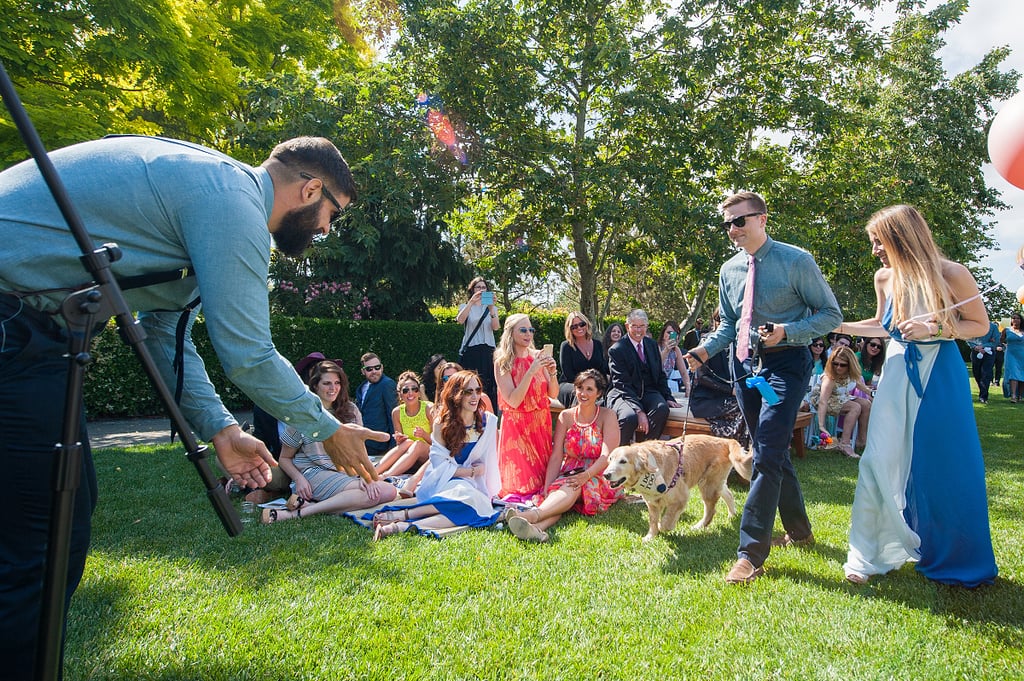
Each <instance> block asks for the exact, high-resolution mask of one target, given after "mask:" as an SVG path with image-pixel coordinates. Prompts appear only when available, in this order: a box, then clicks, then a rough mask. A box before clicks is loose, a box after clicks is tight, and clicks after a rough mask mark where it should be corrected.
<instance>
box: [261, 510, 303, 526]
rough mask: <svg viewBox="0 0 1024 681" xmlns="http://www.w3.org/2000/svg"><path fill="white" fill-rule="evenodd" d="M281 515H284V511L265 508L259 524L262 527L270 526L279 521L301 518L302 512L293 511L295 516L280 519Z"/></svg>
mask: <svg viewBox="0 0 1024 681" xmlns="http://www.w3.org/2000/svg"><path fill="white" fill-rule="evenodd" d="M281 513H284V509H278V508H265V509H263V513H262V514H261V515H260V522H261V523H263V524H264V525H271V524H273V523H276V522H279V521H281V520H291V519H292V518H301V517H302V510H301V509H298V508H296V509H295V515H293V516H286V517H283V518H282V517H280V514H281Z"/></svg>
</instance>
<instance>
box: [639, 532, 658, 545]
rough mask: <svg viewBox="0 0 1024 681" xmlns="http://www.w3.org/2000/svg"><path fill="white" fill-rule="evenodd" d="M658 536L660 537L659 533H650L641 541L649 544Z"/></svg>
mask: <svg viewBox="0 0 1024 681" xmlns="http://www.w3.org/2000/svg"><path fill="white" fill-rule="evenodd" d="M657 536H658V535H657V533H651V532H648V533H647V534H645V535H644V538H643V539H642V540H641V541H643V543H645V544H646V543H647V542H649V541H651V540H652V539H654V538H655V537H657Z"/></svg>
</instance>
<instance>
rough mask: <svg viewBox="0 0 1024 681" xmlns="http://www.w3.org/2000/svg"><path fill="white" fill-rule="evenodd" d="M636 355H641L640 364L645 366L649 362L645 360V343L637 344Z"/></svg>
mask: <svg viewBox="0 0 1024 681" xmlns="http://www.w3.org/2000/svg"><path fill="white" fill-rule="evenodd" d="M636 353H637V354H638V355H640V363H641V364H643V363H644V362H646V361H647V360H646V359H644V342H643V341H640V342H639V343H637V344H636Z"/></svg>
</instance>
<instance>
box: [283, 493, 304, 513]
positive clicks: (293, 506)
mask: <svg viewBox="0 0 1024 681" xmlns="http://www.w3.org/2000/svg"><path fill="white" fill-rule="evenodd" d="M305 504H306V500H305V499H303V498H302V497H300V496H299V495H298V494H293V495H291V496H290V497H288V501H286V502H285V503H284V506H285V508H287V509H288V510H289V511H297V510H299V509H300V508H302V507H303V506H304V505H305Z"/></svg>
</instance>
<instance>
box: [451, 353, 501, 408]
mask: <svg viewBox="0 0 1024 681" xmlns="http://www.w3.org/2000/svg"><path fill="white" fill-rule="evenodd" d="M459 364H461V365H462V368H463V369H468V370H470V371H475V372H476V373H477V374H479V375H480V383H481V385H480V387H481V388H483V389H484V392H485V393H487V396H488V397H490V398H491V404H493V405H494V411H495V413H497V412H498V384H497V382H496V381H495V380H494V348H492V347H491V346H490V345H487V344H486V343H485V344H482V345H471V346H469V347H468V348H466V349H465V350H464V351H463V353H462V354H461V355H459Z"/></svg>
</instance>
